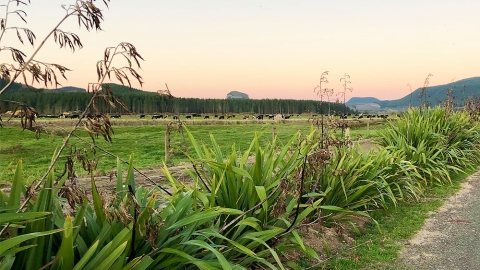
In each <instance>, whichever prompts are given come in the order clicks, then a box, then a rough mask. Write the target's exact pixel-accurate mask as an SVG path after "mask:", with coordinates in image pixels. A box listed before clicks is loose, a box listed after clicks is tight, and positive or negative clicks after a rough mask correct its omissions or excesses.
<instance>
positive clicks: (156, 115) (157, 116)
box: [152, 114, 163, 119]
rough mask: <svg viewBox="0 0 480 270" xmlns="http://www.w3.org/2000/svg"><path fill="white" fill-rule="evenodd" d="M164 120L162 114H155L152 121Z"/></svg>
mask: <svg viewBox="0 0 480 270" xmlns="http://www.w3.org/2000/svg"><path fill="white" fill-rule="evenodd" d="M159 118H160V119H162V118H163V115H162V114H154V115H152V119H159Z"/></svg>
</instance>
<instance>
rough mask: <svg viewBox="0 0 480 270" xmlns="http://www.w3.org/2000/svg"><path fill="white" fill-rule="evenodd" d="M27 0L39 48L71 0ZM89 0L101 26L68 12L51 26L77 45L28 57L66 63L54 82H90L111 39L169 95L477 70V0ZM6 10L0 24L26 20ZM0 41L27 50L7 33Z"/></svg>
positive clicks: (253, 94)
mask: <svg viewBox="0 0 480 270" xmlns="http://www.w3.org/2000/svg"><path fill="white" fill-rule="evenodd" d="M4 2H5V1H0V3H1V4H3V3H4ZM31 2H32V3H31V4H30V5H29V6H27V7H25V8H24V10H25V11H26V12H27V13H28V17H27V20H28V25H27V27H28V28H30V29H31V30H33V31H34V32H35V34H36V36H37V42H36V44H35V46H38V45H39V44H40V42H41V40H42V39H43V38H44V37H45V35H46V34H47V33H48V32H49V31H50V30H51V29H52V28H53V26H54V25H56V24H57V23H58V21H59V20H60V19H61V18H62V17H63V16H64V14H65V11H64V10H63V9H62V8H61V5H62V4H65V5H69V4H72V3H73V2H74V1H73V0H32V1H31ZM96 3H97V4H98V6H99V7H101V8H102V9H104V15H105V21H104V24H103V30H104V31H99V32H95V31H92V32H87V31H86V30H85V29H84V28H82V29H79V27H78V24H77V21H76V18H71V19H70V20H69V21H68V22H67V23H66V24H64V25H62V26H61V27H60V29H62V30H64V31H71V32H75V33H77V34H78V35H79V36H80V38H81V40H82V43H83V45H84V48H83V49H81V50H79V51H76V52H75V53H72V52H71V51H70V50H69V49H59V48H58V45H56V44H55V43H54V42H53V39H52V40H49V41H48V42H47V43H46V45H45V47H44V48H43V49H42V50H41V53H40V54H39V55H38V57H37V59H38V60H41V61H45V62H53V63H59V64H62V65H64V66H66V67H68V68H70V69H72V70H73V71H71V72H69V73H67V77H68V81H61V83H62V85H64V86H69V85H73V86H78V87H83V88H86V87H87V83H88V82H96V80H97V75H96V70H95V65H96V62H97V61H98V60H100V59H102V57H103V51H104V49H105V48H106V47H108V46H115V45H117V44H118V43H120V42H130V43H132V44H133V45H134V46H135V47H136V48H137V50H138V51H139V52H140V54H141V55H142V56H143V58H144V59H145V61H144V62H142V70H141V71H140V74H141V75H142V76H143V78H144V81H145V84H144V85H143V88H142V89H143V90H147V91H156V90H159V89H165V83H167V84H168V86H169V88H170V90H171V91H172V94H173V95H174V96H178V97H198V98H225V96H226V94H227V93H228V92H230V91H232V90H236V91H241V92H244V93H246V94H248V95H249V96H250V98H254V99H261V98H279V99H287V98H288V99H290V98H291V99H317V96H316V94H315V93H314V92H313V88H314V87H315V86H316V85H318V80H319V77H320V74H321V73H322V72H324V71H329V75H328V80H329V82H330V83H329V84H327V85H325V87H328V88H333V89H334V90H335V92H337V93H338V92H340V91H343V90H342V84H341V83H340V78H341V77H343V75H344V74H345V73H346V74H348V75H350V81H351V84H350V85H349V87H353V92H348V93H347V100H348V99H349V98H350V97H353V96H357V97H365V96H374V97H377V98H379V99H397V98H401V97H403V96H405V95H408V94H409V93H410V89H409V87H408V86H407V84H411V85H412V88H413V90H415V89H417V88H419V87H421V86H422V85H423V83H424V80H425V78H426V77H427V75H428V74H429V73H432V74H433V77H431V78H430V85H431V86H433V85H439V84H445V83H449V82H451V81H452V80H454V79H456V80H460V79H464V78H469V77H476V76H480V16H479V12H480V1H478V0H456V1H452V0H448V1H447V0H435V1H433V0H415V1H412V0H403V1H386V0H381V1H380V0H363V1H358V0H350V1H347V0H343V1H342V0H337V1H319V0H315V1H313V0H312V1H306V0H304V1H284V0H272V1H264V0H244V1H225V0H215V1H212V0H211V1H206V0H197V1H182V0H176V1H158V0H157V1H153V0H149V1H147V0H134V1H129V0H112V1H111V2H110V4H109V9H107V8H106V7H105V6H104V5H103V4H102V1H96ZM0 14H4V8H0ZM0 17H4V15H0ZM10 19H11V20H10V21H9V25H7V26H13V25H17V26H22V27H24V26H25V24H23V23H22V22H21V21H20V20H19V19H17V18H14V17H10ZM0 43H1V44H0V47H4V46H12V47H16V48H18V49H21V50H23V51H24V52H25V53H26V54H27V55H31V53H32V52H33V49H32V47H31V46H30V45H21V44H20V43H19V42H18V41H17V40H16V33H15V32H14V31H9V32H8V31H7V33H6V36H5V37H4V38H3V39H2V40H1V41H0ZM0 62H2V63H3V62H11V58H10V54H9V53H7V52H5V51H3V52H0ZM134 87H136V88H140V85H138V84H135V85H134Z"/></svg>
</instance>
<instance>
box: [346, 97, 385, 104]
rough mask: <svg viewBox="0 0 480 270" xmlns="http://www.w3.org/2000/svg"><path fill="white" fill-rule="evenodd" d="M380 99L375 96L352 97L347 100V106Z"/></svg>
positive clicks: (374, 101) (375, 101) (376, 101)
mask: <svg viewBox="0 0 480 270" xmlns="http://www.w3.org/2000/svg"><path fill="white" fill-rule="evenodd" d="M378 102H380V100H379V99H378V98H374V97H352V98H351V99H350V100H349V101H347V103H346V105H347V106H354V105H359V104H368V103H378Z"/></svg>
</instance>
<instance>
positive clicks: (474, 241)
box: [396, 171, 480, 270]
mask: <svg viewBox="0 0 480 270" xmlns="http://www.w3.org/2000/svg"><path fill="white" fill-rule="evenodd" d="M398 263H399V266H398V269H449V270H450V269H452V270H453V269H480V171H478V172H476V173H475V174H473V175H471V176H470V177H468V178H467V179H466V180H465V182H464V183H463V184H462V188H461V190H460V191H459V192H458V193H457V194H455V195H454V196H452V197H450V198H449V199H448V200H447V201H446V202H445V203H444V205H443V206H442V207H441V208H439V209H438V211H437V212H435V213H432V215H431V217H430V218H428V219H427V220H426V222H425V225H424V227H423V229H422V230H421V231H419V232H418V233H417V234H416V235H415V236H414V237H413V238H412V239H410V240H409V241H408V242H407V243H406V245H405V248H404V249H403V250H401V251H400V254H399V259H398ZM396 268H397V267H396Z"/></svg>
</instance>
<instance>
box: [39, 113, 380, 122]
mask: <svg viewBox="0 0 480 270" xmlns="http://www.w3.org/2000/svg"><path fill="white" fill-rule="evenodd" d="M80 115H81V114H77V113H70V114H58V115H38V118H71V119H75V118H76V119H78V118H79V117H80ZM102 116H103V115H102V114H97V115H91V114H88V115H87V117H97V118H99V117H102ZM300 116H301V115H300V114H288V115H285V114H258V115H235V114H228V115H220V114H215V115H208V114H206V115H202V114H199V113H192V114H185V115H173V116H169V115H168V114H153V115H151V119H167V118H172V119H179V117H181V118H184V119H195V118H197V119H198V118H200V119H213V118H216V119H219V120H221V119H236V118H242V119H244V120H248V119H253V120H255V119H256V120H263V119H273V120H286V119H292V118H294V117H300ZM307 116H309V117H310V118H316V117H320V116H321V115H318V114H312V115H307ZM324 116H325V117H330V118H333V117H337V118H340V119H348V118H351V119H373V118H382V119H386V118H388V114H337V113H335V114H332V115H324ZM109 117H110V118H121V117H122V116H121V115H120V114H110V115H109ZM148 117H150V116H148ZM140 118H142V119H145V118H147V115H146V114H140Z"/></svg>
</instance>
